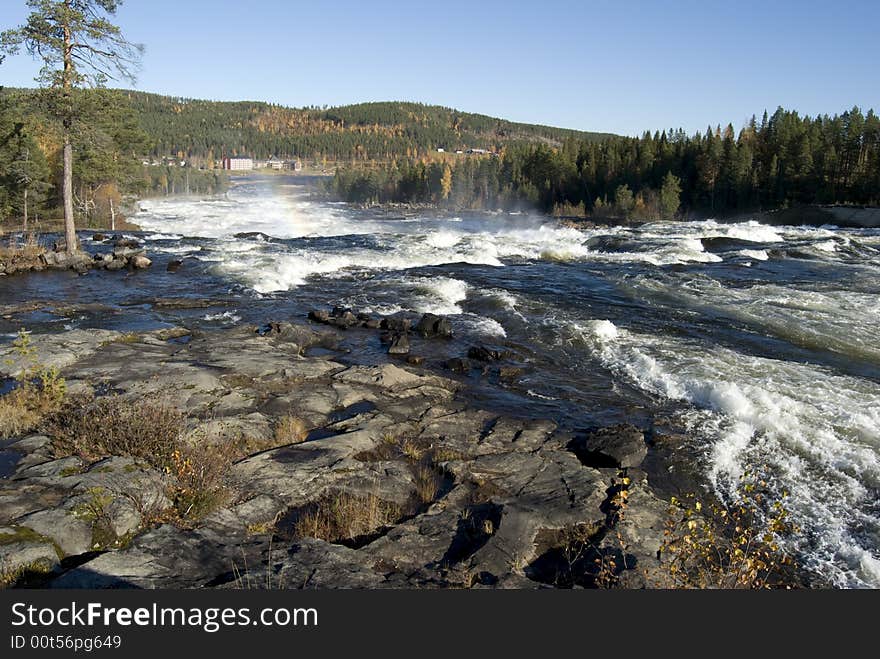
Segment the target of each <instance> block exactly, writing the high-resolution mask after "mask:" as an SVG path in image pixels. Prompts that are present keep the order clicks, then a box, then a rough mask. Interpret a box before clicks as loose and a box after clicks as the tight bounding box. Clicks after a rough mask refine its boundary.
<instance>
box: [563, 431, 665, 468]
mask: <svg viewBox="0 0 880 659" xmlns="http://www.w3.org/2000/svg"><path fill="white" fill-rule="evenodd" d="M568 449H569V450H570V451H572V452H574V454H575V455H577V457H578V459H579V460H580V461H581V462H582V463H583V464H585V465H588V466H592V467H624V468H626V467H638V466H639V465H640V464H641V463H642V460H644V459H645V456H646V455H647V454H648V446H647V444H646V443H645V436H644V434H642V431H641V430H639V429H638V428H636V427H635V426H634V425H632V424H629V423H624V424H620V425H617V426H609V427H607V428H600V429H598V430H594V431H591V432H588V433H585V434H583V435H580V436H577V437H575V438H574V439H573V440H571V442H570V443H569V445H568Z"/></svg>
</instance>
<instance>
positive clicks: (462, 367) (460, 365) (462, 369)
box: [445, 357, 473, 373]
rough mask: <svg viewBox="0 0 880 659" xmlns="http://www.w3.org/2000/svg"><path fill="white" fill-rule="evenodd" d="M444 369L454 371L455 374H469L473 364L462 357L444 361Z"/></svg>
mask: <svg viewBox="0 0 880 659" xmlns="http://www.w3.org/2000/svg"><path fill="white" fill-rule="evenodd" d="M445 366H446V368H447V369H449V370H450V371H454V372H455V373H469V372H470V370H471V369H472V368H473V364H471V361H470V360H469V359H464V358H462V357H453V358H452V359H449V360H447V361H446V364H445Z"/></svg>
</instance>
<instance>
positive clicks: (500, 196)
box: [332, 107, 880, 220]
mask: <svg viewBox="0 0 880 659" xmlns="http://www.w3.org/2000/svg"><path fill="white" fill-rule="evenodd" d="M332 187H333V189H334V190H335V191H336V192H337V193H338V194H339V195H340V196H341V197H342V198H343V199H346V200H348V201H351V202H356V203H384V202H401V203H433V204H440V205H447V206H451V207H457V208H477V209H479V208H489V209H496V208H514V207H520V206H523V205H529V206H532V207H535V208H537V209H539V210H541V211H543V212H548V213H556V214H573V215H586V216H591V217H597V218H616V219H636V220H640V219H653V218H669V217H673V216H689V215H700V216H706V215H725V214H735V213H738V212H744V211H751V210H757V209H763V210H770V209H777V208H784V207H791V206H798V205H806V204H835V203H844V204H861V205H876V204H878V203H880V119H878V117H877V115H876V114H875V113H874V111H873V110H869V111H868V112H867V113H863V112H862V111H861V110H860V109H859V108H858V107H854V108H852V109H851V110H848V111H846V112H843V113H842V114H840V115H834V116H828V115H822V116H818V117H815V118H812V117H809V116H804V117H802V116H800V115H799V114H798V113H797V112H796V111H790V110H785V109H783V108H779V109H777V110H776V111H775V112H774V113H773V114H772V115H768V113H767V112H765V113H764V115H763V117H762V119H761V120H760V121H758V120H757V118H756V117H753V118H752V119H751V120H750V121H749V122H748V124H747V125H746V126H744V127H743V128H742V129H741V130H740V131H739V132H738V133H737V132H735V131H734V128H733V126H732V125H728V126H727V127H726V128H723V129H722V128H721V127H720V126H717V127H715V128H712V127H709V128H707V129H706V131H705V132H698V133H696V134H694V135H692V136H688V135H686V134H685V133H684V132H683V131H682V130H670V131H662V132H660V131H658V132H654V133H651V132H646V133H644V134H643V135H642V136H641V137H638V138H631V137H620V136H609V137H605V138H604V139H601V140H579V139H573V138H570V139H566V140H565V141H564V142H563V144H562V145H561V147H559V148H554V147H552V146H549V145H546V144H513V145H510V146H509V147H508V148H505V149H503V150H502V152H501V154H500V155H499V157H485V158H464V159H462V158H457V159H449V158H443V159H442V160H437V159H426V158H422V159H417V160H412V159H410V160H398V161H396V162H393V163H391V164H390V165H387V166H382V167H371V168H364V167H360V168H353V167H349V168H344V169H340V170H338V171H337V173H336V176H335V179H334V182H333V186H332Z"/></svg>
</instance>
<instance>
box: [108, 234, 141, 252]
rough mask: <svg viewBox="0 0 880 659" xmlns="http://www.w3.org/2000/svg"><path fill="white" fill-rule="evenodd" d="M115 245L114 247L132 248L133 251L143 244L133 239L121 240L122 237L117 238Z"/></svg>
mask: <svg viewBox="0 0 880 659" xmlns="http://www.w3.org/2000/svg"><path fill="white" fill-rule="evenodd" d="M113 245H114V247H121V248H131V249H135V248H138V247H140V246H141V244H140V243H139V242H138V241H137V240H134V239H133V238H120V237H117V238H116V240H115V241H114V243H113Z"/></svg>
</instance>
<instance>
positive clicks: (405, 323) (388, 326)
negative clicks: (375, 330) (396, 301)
mask: <svg viewBox="0 0 880 659" xmlns="http://www.w3.org/2000/svg"><path fill="white" fill-rule="evenodd" d="M411 325H412V321H411V320H410V319H409V318H407V317H406V316H402V315H399V314H398V315H394V316H386V317H385V318H383V319H382V322H381V323H380V324H379V327H380V328H382V329H384V330H390V331H392V332H408V331H409V329H410V326H411Z"/></svg>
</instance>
